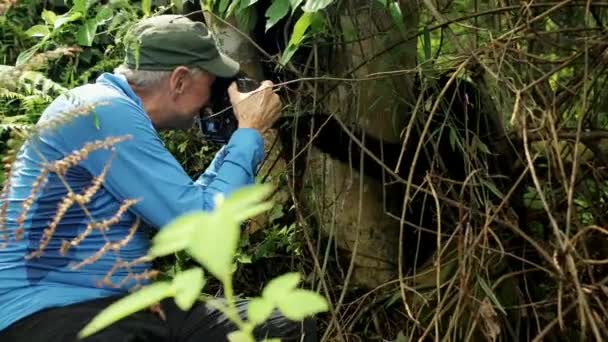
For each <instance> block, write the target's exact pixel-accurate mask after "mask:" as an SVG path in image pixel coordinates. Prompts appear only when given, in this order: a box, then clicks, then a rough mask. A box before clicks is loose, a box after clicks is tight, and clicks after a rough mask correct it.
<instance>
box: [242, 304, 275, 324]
mask: <svg viewBox="0 0 608 342" xmlns="http://www.w3.org/2000/svg"><path fill="white" fill-rule="evenodd" d="M273 309H274V305H273V303H272V302H271V301H270V300H267V299H265V298H253V299H252V300H251V301H250V302H249V306H248V307H247V319H248V320H249V321H250V322H252V323H253V324H256V325H257V324H260V323H264V322H265V321H266V320H267V319H268V317H270V314H272V310H273Z"/></svg>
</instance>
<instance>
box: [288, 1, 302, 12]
mask: <svg viewBox="0 0 608 342" xmlns="http://www.w3.org/2000/svg"><path fill="white" fill-rule="evenodd" d="M302 1H304V0H289V4H290V5H291V14H293V12H295V10H296V9H298V6H300V4H302Z"/></svg>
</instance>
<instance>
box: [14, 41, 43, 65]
mask: <svg viewBox="0 0 608 342" xmlns="http://www.w3.org/2000/svg"><path fill="white" fill-rule="evenodd" d="M40 47H41V45H40V44H36V45H34V46H32V47H31V48H29V49H27V50H25V51H22V52H21V53H20V54H19V56H17V60H16V61H15V66H20V65H22V64H25V63H27V62H28V61H29V60H30V58H32V56H34V54H36V52H38V50H39V49H40Z"/></svg>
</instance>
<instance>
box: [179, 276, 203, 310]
mask: <svg viewBox="0 0 608 342" xmlns="http://www.w3.org/2000/svg"><path fill="white" fill-rule="evenodd" d="M203 276H204V275H203V270H202V269H200V268H198V267H196V268H191V269H189V270H187V271H184V272H180V273H178V274H177V275H176V276H175V278H174V279H173V287H174V289H175V304H177V306H178V307H179V308H180V309H182V310H183V311H188V310H190V308H191V307H192V305H193V304H194V302H196V299H197V298H198V296H200V294H201V290H202V289H203V286H204V285H205V279H204V278H203Z"/></svg>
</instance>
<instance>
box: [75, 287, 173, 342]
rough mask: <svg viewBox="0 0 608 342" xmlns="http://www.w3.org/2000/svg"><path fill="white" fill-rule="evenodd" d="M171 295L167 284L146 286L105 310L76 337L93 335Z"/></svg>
mask: <svg viewBox="0 0 608 342" xmlns="http://www.w3.org/2000/svg"><path fill="white" fill-rule="evenodd" d="M172 294H173V288H172V287H171V284H169V283H167V282H159V283H154V284H152V285H149V286H146V287H144V288H142V289H141V290H139V291H137V292H134V293H132V294H130V295H128V296H126V297H124V298H122V299H120V300H118V301H116V302H114V303H113V304H111V305H110V306H108V307H107V308H105V309H104V310H103V311H101V312H100V313H99V314H98V315H97V316H95V317H94V318H93V320H92V321H91V322H90V323H89V324H87V325H86V326H85V327H84V328H83V329H82V330H81V331H80V332H79V333H78V337H80V338H85V337H87V336H90V335H93V334H95V333H96V332H98V331H100V330H102V329H104V328H106V327H108V326H110V325H111V324H113V323H114V322H117V321H119V320H120V319H122V318H124V317H127V316H129V315H131V314H133V313H135V312H137V311H140V310H142V309H145V308H147V307H149V306H151V305H153V304H156V303H158V302H159V301H161V300H162V299H164V298H167V297H170V296H171V295H172Z"/></svg>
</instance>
